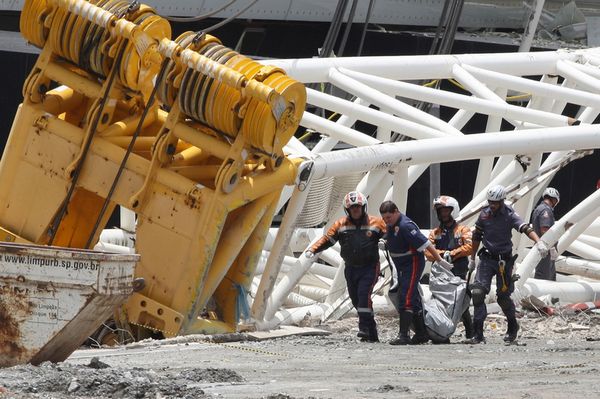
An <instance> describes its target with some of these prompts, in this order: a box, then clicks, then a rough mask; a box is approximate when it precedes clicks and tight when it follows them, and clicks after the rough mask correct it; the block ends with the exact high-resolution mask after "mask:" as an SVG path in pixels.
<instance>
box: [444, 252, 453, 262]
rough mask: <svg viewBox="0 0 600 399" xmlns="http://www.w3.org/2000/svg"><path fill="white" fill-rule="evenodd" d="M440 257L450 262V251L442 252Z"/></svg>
mask: <svg viewBox="0 0 600 399" xmlns="http://www.w3.org/2000/svg"><path fill="white" fill-rule="evenodd" d="M442 258H443V259H444V260H445V261H446V262H449V263H452V255H450V251H446V252H444V256H442Z"/></svg>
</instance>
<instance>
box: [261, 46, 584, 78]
mask: <svg viewBox="0 0 600 399" xmlns="http://www.w3.org/2000/svg"><path fill="white" fill-rule="evenodd" d="M585 53H586V51H580V52H576V51H573V52H558V51H539V52H533V53H502V54H498V53H495V54H464V55H457V54H452V55H427V56H403V57H399V56H384V57H338V58H305V59H280V60H265V61H259V62H262V63H264V64H269V65H274V66H277V67H280V68H283V69H284V70H285V71H286V73H287V74H288V75H289V76H290V77H292V78H294V79H296V80H299V81H301V82H303V83H315V82H326V81H327V74H328V72H329V70H330V69H331V68H340V67H342V68H349V69H352V70H354V71H358V72H364V73H373V74H377V75H379V76H382V77H386V78H390V79H396V80H423V79H447V78H449V77H451V76H452V66H453V65H454V64H469V65H473V66H475V67H478V68H483V69H490V70H494V71H497V72H502V73H511V74H515V75H520V76H532V75H543V74H550V75H555V74H556V69H555V65H556V61H558V60H573V61H577V60H578V59H579V57H580V55H581V54H585Z"/></svg>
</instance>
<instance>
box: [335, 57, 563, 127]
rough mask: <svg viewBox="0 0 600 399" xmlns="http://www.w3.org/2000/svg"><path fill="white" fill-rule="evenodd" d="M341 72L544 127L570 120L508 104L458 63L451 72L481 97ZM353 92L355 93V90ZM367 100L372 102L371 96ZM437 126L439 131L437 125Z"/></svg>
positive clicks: (392, 89) (388, 89)
mask: <svg viewBox="0 0 600 399" xmlns="http://www.w3.org/2000/svg"><path fill="white" fill-rule="evenodd" d="M461 71H462V73H461ZM341 72H343V73H344V75H347V76H349V77H351V78H352V79H355V80H356V81H360V82H362V83H364V84H365V85H368V86H367V87H373V88H375V89H377V90H380V91H382V92H386V93H390V92H391V93H393V94H396V95H400V96H405V97H411V98H414V99H416V100H420V101H426V102H432V103H435V104H440V105H445V106H448V107H452V108H460V109H464V110H467V111H473V112H478V113H482V114H489V115H495V116H500V117H503V118H507V119H515V120H518V121H526V122H531V123H537V124H540V125H543V126H546V125H548V126H565V125H568V122H569V117H566V116H563V115H560V114H553V113H550V112H545V111H539V110H535V109H528V108H524V107H519V106H516V105H511V104H507V103H506V102H505V101H504V100H502V99H500V98H499V97H498V96H497V95H496V94H494V93H493V92H491V90H489V89H487V88H485V89H484V88H483V84H481V82H479V81H477V80H476V79H475V78H473V77H472V76H471V77H470V78H469V74H468V72H466V71H465V70H464V69H463V68H461V67H460V66H457V65H455V66H454V67H453V73H456V75H457V78H460V80H461V83H464V84H465V85H467V86H468V89H469V90H472V91H473V92H474V93H476V94H477V95H479V96H480V97H482V98H478V97H474V96H465V95H463V94H457V93H452V92H449V91H444V90H435V89H432V88H429V87H424V86H418V85H415V84H410V83H406V82H399V81H395V80H391V79H385V78H381V77H378V76H373V75H369V74H365V73H359V72H354V71H349V70H346V69H341ZM338 73H339V72H338ZM330 79H331V76H330ZM334 83H335V84H336V86H338V83H337V81H335V82H334ZM344 90H346V91H348V90H349V87H346V88H344ZM371 90H373V89H371ZM351 92H352V91H351ZM352 93H353V94H356V92H352ZM369 100H370V101H371V100H372V99H369ZM411 108H412V107H411ZM436 119H437V118H436ZM436 128H438V129H440V130H442V129H441V128H439V127H436Z"/></svg>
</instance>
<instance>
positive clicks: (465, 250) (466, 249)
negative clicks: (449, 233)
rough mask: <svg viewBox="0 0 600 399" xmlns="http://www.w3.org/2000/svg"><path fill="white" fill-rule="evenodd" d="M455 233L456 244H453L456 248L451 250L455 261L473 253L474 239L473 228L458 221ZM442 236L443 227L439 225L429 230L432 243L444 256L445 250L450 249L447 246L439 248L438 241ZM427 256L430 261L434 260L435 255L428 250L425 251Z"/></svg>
mask: <svg viewBox="0 0 600 399" xmlns="http://www.w3.org/2000/svg"><path fill="white" fill-rule="evenodd" d="M453 235H454V245H453V247H454V248H453V249H452V250H450V256H452V260H453V261H454V260H456V259H460V258H464V257H467V256H469V255H471V254H472V253H473V241H472V236H473V233H472V232H471V229H470V228H469V227H467V226H464V225H462V224H458V223H456V224H455V225H454V229H453ZM441 236H442V228H441V227H439V226H438V227H436V228H435V229H433V230H431V231H429V241H431V243H432V244H433V245H434V246H435V249H436V251H438V253H439V254H440V256H441V257H444V252H446V251H447V250H448V249H447V248H438V247H437V246H436V242H437V241H439V239H440V238H441ZM425 257H426V258H427V260H429V261H433V260H434V259H433V257H432V256H431V255H429V253H428V252H427V251H425Z"/></svg>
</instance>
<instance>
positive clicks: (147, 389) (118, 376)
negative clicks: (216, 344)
mask: <svg viewBox="0 0 600 399" xmlns="http://www.w3.org/2000/svg"><path fill="white" fill-rule="evenodd" d="M1 380H2V389H1V390H0V397H5V398H48V397H65V398H153V399H154V398H190V399H191V398H204V397H211V396H210V395H205V393H204V391H203V390H202V389H200V388H199V386H200V384H207V383H224V382H226V383H234V382H242V381H243V378H242V377H241V376H240V375H239V374H237V373H236V372H234V371H232V370H227V369H216V368H208V369H198V368H168V367H165V368H162V369H141V368H131V369H129V368H127V369H126V368H119V367H110V366H108V365H107V364H105V363H102V362H100V361H98V360H97V359H96V358H94V359H92V361H91V362H90V364H88V365H87V366H81V365H72V364H67V363H59V364H56V363H43V364H42V365H40V366H39V367H35V366H31V365H26V366H17V367H12V368H8V369H4V370H2V378H1Z"/></svg>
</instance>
